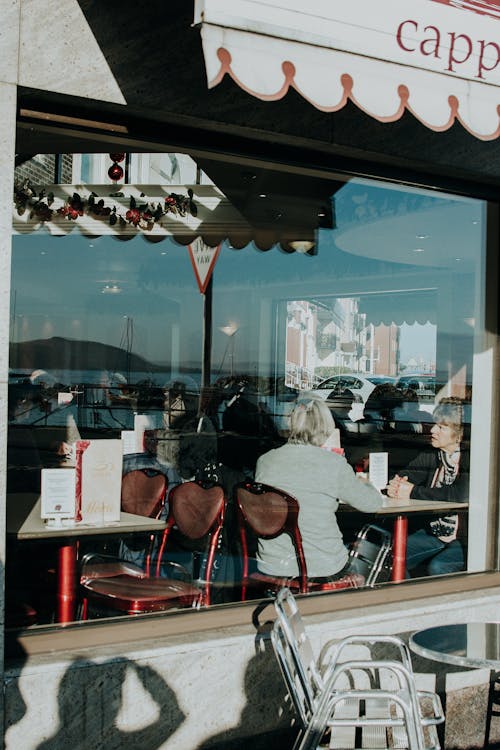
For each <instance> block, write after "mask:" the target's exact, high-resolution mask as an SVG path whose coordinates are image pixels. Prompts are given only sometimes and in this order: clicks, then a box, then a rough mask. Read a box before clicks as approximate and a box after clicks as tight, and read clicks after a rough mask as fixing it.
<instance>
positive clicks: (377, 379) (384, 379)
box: [366, 375, 396, 385]
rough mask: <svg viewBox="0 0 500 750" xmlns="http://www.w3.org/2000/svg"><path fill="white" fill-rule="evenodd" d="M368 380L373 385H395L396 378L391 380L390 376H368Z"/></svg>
mask: <svg viewBox="0 0 500 750" xmlns="http://www.w3.org/2000/svg"><path fill="white" fill-rule="evenodd" d="M366 379H367V380H369V381H370V383H373V385H381V384H382V383H390V384H392V385H394V383H395V382H396V378H391V376H390V375H367V376H366Z"/></svg>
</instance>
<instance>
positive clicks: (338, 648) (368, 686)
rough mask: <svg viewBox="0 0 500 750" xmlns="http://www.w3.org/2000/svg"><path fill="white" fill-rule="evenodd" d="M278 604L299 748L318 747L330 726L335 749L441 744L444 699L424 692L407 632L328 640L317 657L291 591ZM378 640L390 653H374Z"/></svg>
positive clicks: (277, 641)
mask: <svg viewBox="0 0 500 750" xmlns="http://www.w3.org/2000/svg"><path fill="white" fill-rule="evenodd" d="M274 606H275V610H276V615H277V619H276V620H275V622H274V625H273V628H272V631H271V641H272V644H273V648H274V651H275V654H276V657H277V660H278V663H279V666H280V669H281V672H282V674H283V677H284V680H285V683H286V686H287V688H288V692H289V694H290V698H291V700H292V702H293V705H294V708H295V710H296V712H297V716H298V719H299V723H300V725H301V730H302V731H301V733H300V735H299V737H298V738H297V742H296V745H295V747H296V748H297V749H298V748H300V750H310V749H311V748H314V750H315V749H316V748H317V747H318V746H319V744H320V742H321V739H322V737H323V736H324V735H325V732H326V731H327V730H329V734H330V733H331V735H330V737H329V740H330V745H329V746H330V747H342V748H351V747H352V748H354V747H357V746H358V745H357V743H358V742H360V741H361V742H362V746H363V747H366V748H368V747H377V748H383V747H406V748H408V749H409V750H427V749H431V748H433V749H435V748H439V742H438V738H437V731H436V725H437V724H438V723H441V722H442V721H444V716H443V711H442V708H441V703H440V700H439V697H438V696H437V695H436V694H435V693H430V692H423V691H417V690H416V687H415V682H414V676H413V670H412V664H411V657H410V652H409V650H408V647H407V646H406V644H405V643H404V642H403V641H402V640H401V639H400V638H397V637H396V636H389V635H368V636H358V635H355V636H350V637H347V638H344V639H342V640H341V641H340V642H339V643H337V644H333V645H331V644H328V646H327V648H326V649H324V650H323V653H322V654H321V655H320V658H319V659H318V660H316V659H315V657H314V653H313V649H312V646H311V643H310V641H309V639H308V637H307V634H306V632H305V628H304V625H303V622H302V618H301V616H300V612H299V609H298V606H297V603H296V601H295V598H294V597H293V594H292V593H291V591H290V590H289V589H286V588H285V589H282V590H280V591H279V592H278V595H277V597H276V599H275V602H274ZM375 645H376V646H378V647H379V650H380V647H382V648H384V649H385V650H386V652H388V653H389V656H390V658H389V657H388V658H372V656H371V649H372V647H373V646H375ZM353 650H355V654H354V655H355V658H353Z"/></svg>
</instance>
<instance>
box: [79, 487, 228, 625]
mask: <svg viewBox="0 0 500 750" xmlns="http://www.w3.org/2000/svg"><path fill="white" fill-rule="evenodd" d="M225 506H226V500H225V496H224V490H223V488H222V487H220V486H218V485H216V486H212V487H206V486H204V485H202V484H201V483H198V482H184V483H183V484H179V485H177V486H176V487H174V488H173V489H172V490H171V492H170V495H169V511H168V516H167V523H166V527H165V530H164V531H163V533H162V538H161V542H160V544H159V549H158V555H157V558H156V562H155V564H154V565H152V564H151V561H149V563H148V569H147V570H143V569H142V568H140V567H138V566H136V565H133V564H132V563H128V562H124V561H122V560H115V561H113V562H109V561H106V560H104V561H103V562H101V561H100V560H99V559H97V561H96V560H95V559H93V558H91V559H87V560H84V564H83V566H82V573H81V581H80V582H81V588H82V592H83V597H84V600H86V601H92V602H93V603H95V604H97V605H98V606H99V605H100V606H101V607H103V608H104V609H110V610H118V611H120V612H122V613H126V614H138V613H142V612H159V611H164V610H167V609H171V608H173V607H188V606H202V605H209V604H210V588H211V578H212V572H213V566H214V560H215V554H216V550H217V546H218V543H219V539H220V533H221V529H222V524H223V521H224V511H225ZM174 526H175V527H177V528H178V530H179V531H180V533H181V534H184V535H185V536H186V537H187V538H188V539H201V538H203V537H208V543H207V554H206V562H205V565H204V571H203V580H202V581H196V582H194V581H187V580H182V579H181V578H177V577H175V578H165V577H162V576H161V575H160V574H161V573H162V572H163V570H164V568H165V567H167V568H170V569H172V570H174V571H175V573H176V576H177V575H179V571H181V573H180V574H181V576H183V577H184V578H185V577H186V571H185V570H184V569H183V568H182V566H180V565H178V564H177V563H173V562H167V563H165V562H164V561H163V556H164V553H165V550H166V548H167V542H168V539H169V536H170V532H171V530H172V528H174ZM152 567H154V575H151V568H152Z"/></svg>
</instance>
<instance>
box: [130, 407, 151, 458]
mask: <svg viewBox="0 0 500 750" xmlns="http://www.w3.org/2000/svg"><path fill="white" fill-rule="evenodd" d="M153 427H154V425H153V420H152V418H151V417H150V416H149V415H148V414H135V416H134V433H135V452H136V453H145V451H146V446H145V442H144V441H145V433H146V431H147V430H151V429H152V428H153Z"/></svg>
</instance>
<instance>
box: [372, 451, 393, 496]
mask: <svg viewBox="0 0 500 750" xmlns="http://www.w3.org/2000/svg"><path fill="white" fill-rule="evenodd" d="M388 456H389V454H388V453H384V452H381V453H370V458H369V461H370V463H369V467H370V468H369V474H368V478H369V480H370V482H371V483H372V484H373V486H374V487H376V488H377V489H378V490H383V489H384V487H385V486H386V485H387V480H388Z"/></svg>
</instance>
